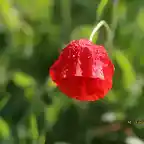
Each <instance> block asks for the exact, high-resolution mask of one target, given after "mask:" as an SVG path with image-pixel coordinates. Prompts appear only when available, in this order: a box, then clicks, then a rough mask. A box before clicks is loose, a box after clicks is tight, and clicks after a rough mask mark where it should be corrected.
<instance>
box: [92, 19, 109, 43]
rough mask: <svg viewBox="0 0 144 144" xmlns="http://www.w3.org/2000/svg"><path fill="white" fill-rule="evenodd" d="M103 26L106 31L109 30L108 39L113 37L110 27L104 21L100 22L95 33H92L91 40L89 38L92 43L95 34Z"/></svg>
mask: <svg viewBox="0 0 144 144" xmlns="http://www.w3.org/2000/svg"><path fill="white" fill-rule="evenodd" d="M102 26H104V27H105V28H106V30H107V33H108V39H109V38H110V37H111V36H112V32H111V29H110V27H109V25H108V24H107V23H106V22H105V21H104V20H102V21H100V22H99V23H98V24H97V25H96V27H95V28H94V29H93V31H92V33H91V35H90V38H89V40H90V41H92V39H93V37H94V35H95V33H96V32H97V31H98V30H99V29H100V28H101V27H102Z"/></svg>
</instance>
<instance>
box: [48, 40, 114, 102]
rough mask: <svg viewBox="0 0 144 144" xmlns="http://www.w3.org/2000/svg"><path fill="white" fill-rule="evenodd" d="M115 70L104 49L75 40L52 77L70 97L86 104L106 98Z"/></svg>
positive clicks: (61, 55) (61, 57) (56, 64)
mask: <svg viewBox="0 0 144 144" xmlns="http://www.w3.org/2000/svg"><path fill="white" fill-rule="evenodd" d="M113 74H114V66H113V64H112V62H111V60H110V59H109V57H108V54H107V52H106V50H105V48H104V47H103V46H100V45H95V44H93V43H92V42H91V41H89V40H87V39H80V40H73V41H71V42H70V43H69V44H68V45H67V46H66V47H65V48H64V49H63V51H62V53H61V54H60V56H59V58H58V60H57V61H56V62H55V63H54V64H53V65H52V66H51V68H50V76H51V78H52V80H53V81H54V82H55V83H56V84H57V86H58V88H59V89H60V90H61V91H62V92H63V93H64V94H66V95H67V96H69V97H71V98H75V99H78V100H82V101H95V100H98V99H100V98H103V97H104V96H105V95H106V94H107V93H108V91H109V90H110V89H111V88H112V77H113Z"/></svg>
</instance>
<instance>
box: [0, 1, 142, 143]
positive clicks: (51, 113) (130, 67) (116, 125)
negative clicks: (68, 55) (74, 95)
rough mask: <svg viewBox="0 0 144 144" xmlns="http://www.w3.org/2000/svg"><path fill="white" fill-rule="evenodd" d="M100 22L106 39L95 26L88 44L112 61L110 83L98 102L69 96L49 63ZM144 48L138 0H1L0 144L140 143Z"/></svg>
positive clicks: (85, 36) (101, 31)
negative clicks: (103, 23) (58, 85)
mask: <svg viewBox="0 0 144 144" xmlns="http://www.w3.org/2000/svg"><path fill="white" fill-rule="evenodd" d="M100 20H105V21H106V22H107V23H108V24H109V26H110V28H111V30H112V33H111V39H109V40H108V41H107V37H108V36H109V35H108V34H107V31H106V30H105V28H101V29H100V31H99V32H98V35H97V37H95V38H94V43H97V44H102V45H105V47H106V49H107V50H108V51H109V53H110V57H111V59H112V60H113V63H114V64H115V75H114V84H113V88H112V90H111V91H110V92H109V93H108V95H107V96H106V97H105V98H104V99H103V100H99V101H96V102H80V101H76V100H73V99H69V98H67V97H66V96H65V95H63V94H62V93H61V92H60V91H59V90H58V89H57V88H56V87H55V85H54V84H53V83H52V81H51V79H50V78H49V73H48V71H49V68H50V66H51V65H52V64H53V63H54V61H55V60H56V59H57V58H58V56H59V53H60V51H61V49H62V48H63V47H64V46H65V44H67V43H68V42H69V41H70V40H73V39H79V38H89V36H90V33H91V32H92V29H93V28H94V27H95V26H96V24H97V23H98V22H99V21H100ZM143 46H144V1H143V0H0V144H143V143H144V142H143V141H142V140H144V75H143V73H144V52H143ZM138 120H139V123H136V121H138ZM130 123H131V124H130Z"/></svg>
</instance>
